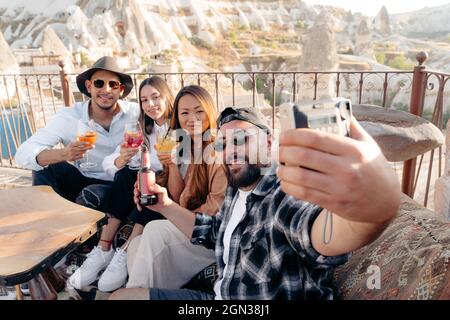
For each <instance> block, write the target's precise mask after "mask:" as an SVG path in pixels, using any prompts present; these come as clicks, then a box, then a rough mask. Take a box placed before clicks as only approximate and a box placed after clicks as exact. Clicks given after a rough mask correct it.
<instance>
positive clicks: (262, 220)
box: [109, 107, 400, 300]
mask: <svg viewBox="0 0 450 320" xmlns="http://www.w3.org/2000/svg"><path fill="white" fill-rule="evenodd" d="M217 122H218V123H217V127H218V128H219V133H218V135H217V138H216V140H215V142H214V145H215V149H216V151H217V152H219V153H220V154H222V155H223V156H222V157H220V155H219V158H222V159H223V160H224V162H225V168H226V172H227V177H228V188H227V191H226V193H225V199H224V201H223V204H222V207H221V208H220V211H219V212H218V213H217V215H215V216H208V215H205V214H202V213H201V212H197V213H193V212H191V211H189V210H186V209H184V208H182V207H180V206H179V205H177V204H176V203H175V202H173V201H172V200H171V199H170V198H169V196H168V194H167V190H166V189H165V188H163V187H160V186H158V185H155V186H154V187H152V188H151V191H152V192H154V193H155V194H157V195H158V202H157V204H156V205H153V206H148V208H150V209H152V210H155V211H158V212H160V213H161V214H162V215H164V216H165V217H166V218H167V219H168V221H165V220H159V221H153V222H151V223H149V224H147V226H146V227H145V229H144V233H143V235H142V236H141V237H140V238H135V239H134V240H133V241H132V242H131V244H130V247H129V249H128V255H129V256H128V263H129V266H128V267H129V268H128V270H129V274H130V280H129V282H128V285H127V288H124V289H120V290H118V291H116V292H114V293H113V294H112V295H111V296H110V297H109V298H110V299H135V300H136V299H151V300H203V299H216V300H218V299H219V300H220V299H231V300H243V299H252V300H256V299H258V300H260V299H261V300H263V299H264V300H265V299H314V300H317V299H333V297H334V291H333V286H332V274H333V270H334V268H336V267H337V266H339V265H341V264H343V263H344V262H346V261H347V259H348V257H349V254H350V253H351V252H352V251H354V250H356V249H358V248H361V247H363V246H365V245H367V244H368V243H370V242H372V241H373V240H374V239H376V238H377V236H378V235H379V234H380V233H381V232H382V231H383V230H384V229H385V228H386V226H387V225H388V224H389V221H390V220H391V219H392V218H393V217H394V216H395V214H396V213H397V210H398V207H399V204H400V184H399V182H398V179H397V177H396V175H395V173H394V172H393V170H392V168H391V167H390V165H389V163H388V162H387V160H386V158H385V157H384V156H383V154H382V153H381V150H380V148H379V147H378V145H377V144H376V142H375V141H374V140H373V139H372V138H371V137H370V135H369V134H368V133H367V132H366V131H364V129H363V128H362V127H361V126H360V125H359V124H358V122H357V121H356V120H355V119H354V118H352V121H351V126H350V127H351V130H350V132H351V138H349V137H342V136H338V135H335V134H331V133H327V132H320V131H317V130H311V129H292V130H287V131H286V132H283V134H281V136H280V141H279V160H280V163H282V165H278V164H277V163H276V162H275V160H276V159H274V160H272V161H268V162H266V161H261V158H263V159H264V158H265V155H264V152H262V154H261V158H256V160H253V161H252V157H251V154H252V152H254V151H257V150H260V148H261V145H262V144H263V143H262V142H265V144H266V146H265V147H266V150H267V154H271V149H273V148H274V147H275V143H274V141H273V137H272V135H271V133H270V128H269V127H268V125H267V124H266V122H265V119H264V116H263V115H261V114H260V113H259V112H257V111H256V110H255V109H252V108H233V107H230V108H226V109H224V110H223V111H222V113H221V114H220V116H219V118H218V120H217ZM267 133H268V134H267ZM258 154H259V153H258ZM134 194H135V202H136V204H137V205H138V208H139V203H138V195H139V190H138V186H137V185H135V191H134ZM330 212H331V213H332V218H330V217H329V214H330ZM331 220H332V222H331ZM327 221H328V222H327ZM327 224H328V226H327ZM155 236H157V237H160V238H163V239H164V242H165V244H166V247H167V248H170V250H162V249H161V248H155V245H154V244H155V241H154V239H153V237H155ZM178 237H187V238H188V239H190V240H191V242H192V243H194V244H197V245H202V246H205V247H206V248H209V249H214V250H215V255H216V262H217V271H218V272H217V273H218V278H217V280H216V281H215V283H214V286H213V288H212V289H210V288H204V287H203V288H201V289H200V290H198V289H199V288H198V287H197V288H195V290H192V289H193V287H190V288H191V289H187V288H184V289H179V288H167V287H158V286H157V284H158V279H161V278H165V277H167V276H170V274H171V272H172V271H173V270H174V269H175V268H177V266H178V265H180V266H182V265H183V260H182V259H179V255H177V253H178V252H176V249H172V248H173V246H172V243H176V241H177V240H176V239H177V238H178ZM155 249H157V250H155ZM174 251H175V252H174ZM192 276H193V275H192ZM130 282H132V283H131V284H130ZM208 289H209V290H208Z"/></svg>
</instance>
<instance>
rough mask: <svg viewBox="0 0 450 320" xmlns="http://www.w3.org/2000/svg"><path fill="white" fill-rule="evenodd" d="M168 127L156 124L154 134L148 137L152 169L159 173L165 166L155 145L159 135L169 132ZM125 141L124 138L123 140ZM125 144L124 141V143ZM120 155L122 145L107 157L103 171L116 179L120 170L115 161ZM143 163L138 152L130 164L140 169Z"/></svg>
mask: <svg viewBox="0 0 450 320" xmlns="http://www.w3.org/2000/svg"><path fill="white" fill-rule="evenodd" d="M167 129H168V126H167V124H165V123H164V124H163V125H162V126H159V125H158V124H157V123H156V122H155V124H154V127H153V130H152V133H151V134H149V135H147V139H148V141H149V143H150V147H149V152H150V168H151V169H152V170H153V171H154V172H157V171H159V170H162V169H163V165H162V164H161V162H159V160H158V156H157V154H156V149H155V144H156V140H157V137H158V135H160V134H165V133H166V132H167ZM122 140H123V138H122ZM122 142H123V141H122ZM119 155H120V145H119V146H118V147H117V148H116V150H114V152H113V153H112V154H110V155H109V156H107V157H105V159H104V160H103V163H102V165H103V169H104V170H105V171H106V172H107V173H108V174H109V175H111V176H113V177H114V175H115V174H116V172H117V171H119V168H117V167H116V165H115V164H114V161H115V160H116V159H117V157H118V156H119ZM140 162H141V152H140V151H138V152H137V153H136V154H135V155H134V157H133V158H131V160H130V162H129V164H130V165H132V166H135V167H138V166H139V165H140Z"/></svg>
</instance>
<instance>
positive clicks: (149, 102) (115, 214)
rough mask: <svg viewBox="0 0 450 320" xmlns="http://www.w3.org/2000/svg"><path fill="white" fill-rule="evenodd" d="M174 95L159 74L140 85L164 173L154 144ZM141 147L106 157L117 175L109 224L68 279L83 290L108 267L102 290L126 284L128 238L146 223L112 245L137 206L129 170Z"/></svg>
mask: <svg viewBox="0 0 450 320" xmlns="http://www.w3.org/2000/svg"><path fill="white" fill-rule="evenodd" d="M173 101H174V97H173V94H172V91H171V89H170V88H169V86H168V85H167V83H166V82H165V81H164V80H163V79H161V78H159V77H156V76H154V77H150V78H147V79H145V80H144V81H142V83H141V84H140V87H139V106H140V115H139V123H140V127H141V128H142V131H143V138H144V141H145V143H146V144H147V146H148V148H149V150H150V163H151V169H152V170H153V171H155V172H161V170H162V169H163V165H162V164H161V162H160V161H159V159H158V157H157V153H156V150H155V148H154V145H155V144H156V140H157V137H158V136H159V135H163V134H165V133H166V132H167V130H168V127H169V121H170V117H171V114H172V109H173ZM138 151H139V146H135V147H130V146H129V145H128V143H127V142H124V143H123V144H122V145H121V146H120V147H118V148H117V149H116V151H115V152H114V153H113V154H111V155H109V156H107V157H105V159H104V161H103V168H104V170H105V171H106V172H108V173H110V174H111V175H114V181H113V184H112V188H113V189H115V192H114V193H113V194H115V195H117V194H121V195H122V197H114V198H110V199H108V200H107V203H106V212H107V213H108V223H107V224H106V225H105V226H104V227H103V229H102V232H101V236H100V241H99V243H98V245H97V246H96V247H95V248H94V249H93V250H92V251H91V253H89V254H88V257H87V259H86V260H85V262H84V263H83V265H82V266H81V267H80V268H79V269H78V270H77V271H75V273H74V274H73V275H72V276H71V277H70V278H69V284H71V285H72V286H73V287H75V288H77V289H81V288H82V287H85V286H87V285H89V284H91V283H92V282H94V281H95V280H96V279H97V278H98V273H99V272H100V271H102V270H103V269H105V268H106V270H105V272H104V273H103V275H102V277H101V278H100V280H99V288H100V290H102V291H110V290H113V289H115V288H117V287H120V286H121V285H123V284H124V283H125V281H126V277H127V270H126V248H127V245H128V241H131V240H132V239H133V238H134V237H135V236H136V235H139V234H141V233H142V230H143V228H144V227H143V226H142V225H139V224H136V225H135V227H134V228H133V232H132V233H131V235H130V236H129V238H128V241H127V242H126V243H125V244H124V245H123V246H122V247H121V248H116V250H114V249H113V248H112V242H113V239H114V237H115V235H116V233H117V230H118V229H119V227H120V225H121V224H122V223H123V222H125V221H126V220H127V219H128V218H129V217H130V214H131V213H132V211H133V210H134V209H135V204H134V201H133V185H134V183H135V181H136V177H137V170H133V169H130V167H129V164H131V163H132V162H139V152H138Z"/></svg>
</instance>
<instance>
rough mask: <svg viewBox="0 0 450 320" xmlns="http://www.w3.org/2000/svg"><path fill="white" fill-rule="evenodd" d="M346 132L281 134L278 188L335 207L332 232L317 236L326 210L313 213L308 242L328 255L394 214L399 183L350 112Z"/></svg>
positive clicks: (370, 235)
mask: <svg viewBox="0 0 450 320" xmlns="http://www.w3.org/2000/svg"><path fill="white" fill-rule="evenodd" d="M350 132H351V138H348V137H342V136H338V135H335V134H330V133H325V132H321V131H316V130H311V129H292V130H288V131H285V132H283V133H282V134H281V136H280V156H279V159H280V162H281V163H283V164H284V165H280V167H279V169H278V176H279V178H280V180H281V187H282V189H283V191H285V192H286V193H287V194H290V195H292V196H294V197H296V198H298V199H301V200H305V201H308V202H311V203H315V204H318V205H320V206H321V207H323V208H325V209H327V210H329V211H330V212H332V213H334V215H333V216H334V227H333V229H334V233H333V238H332V240H331V242H330V243H329V244H324V243H323V242H322V235H323V224H324V223H325V212H322V213H321V214H320V215H319V217H318V218H317V219H316V221H315V223H314V225H313V228H312V231H311V238H312V242H313V246H314V247H315V248H316V250H317V251H319V252H320V253H322V254H324V255H328V256H332V255H338V254H342V253H346V252H350V251H353V250H355V249H357V248H359V247H361V246H363V245H365V244H367V243H369V242H370V241H372V240H373V239H374V238H375V237H376V236H378V235H379V233H380V232H381V231H382V230H383V229H384V226H385V225H386V223H387V222H389V221H390V219H391V218H392V217H393V216H394V215H395V214H396V212H397V210H398V207H399V203H400V186H399V182H398V179H397V176H396V174H395V172H394V171H393V170H392V168H391V167H390V165H389V163H388V162H387V160H386V159H385V157H384V156H383V154H382V152H381V150H380V148H379V147H378V145H377V144H376V142H375V141H374V140H373V139H372V137H370V135H369V134H368V133H367V132H366V131H365V130H364V129H363V128H362V127H361V126H360V124H359V123H358V122H357V121H356V120H355V119H354V118H352V120H351V127H350Z"/></svg>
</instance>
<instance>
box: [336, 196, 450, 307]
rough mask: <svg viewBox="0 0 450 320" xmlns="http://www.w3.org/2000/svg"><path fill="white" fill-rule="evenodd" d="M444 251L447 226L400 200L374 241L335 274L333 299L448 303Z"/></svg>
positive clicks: (448, 241)
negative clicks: (385, 225)
mask: <svg viewBox="0 0 450 320" xmlns="http://www.w3.org/2000/svg"><path fill="white" fill-rule="evenodd" d="M449 246H450V222H449V221H447V220H445V219H444V218H442V217H439V216H437V214H436V213H434V212H432V211H430V210H428V209H426V208H424V207H423V206H421V205H419V204H417V203H416V202H414V201H413V200H412V199H410V198H409V197H407V196H404V197H403V198H402V205H401V207H400V209H399V213H398V215H397V217H396V218H395V219H394V220H393V221H392V222H391V223H390V225H389V226H388V227H387V228H386V230H385V231H384V232H383V233H382V234H381V235H380V236H379V237H378V239H376V240H375V241H374V242H372V243H371V244H370V245H368V246H365V247H363V248H361V249H359V250H357V251H355V252H354V253H353V255H352V257H351V258H350V259H349V261H348V262H347V263H346V264H344V265H343V266H341V267H339V268H338V269H337V270H336V272H335V274H334V285H335V287H336V291H337V298H338V299H388V300H391V299H393V300H397V299H402V300H404V299H413V300H428V299H450V283H449V279H450V268H449V258H450V248H449ZM378 271H379V273H378ZM377 275H379V280H380V281H379V283H378V284H379V286H378V285H377V282H376V280H375V279H376V278H374V277H376V276H377Z"/></svg>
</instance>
